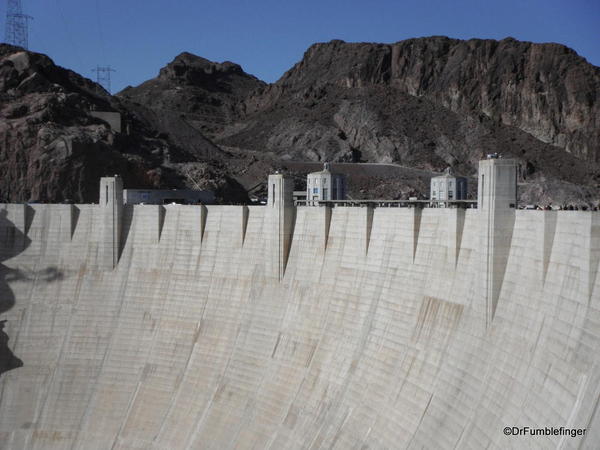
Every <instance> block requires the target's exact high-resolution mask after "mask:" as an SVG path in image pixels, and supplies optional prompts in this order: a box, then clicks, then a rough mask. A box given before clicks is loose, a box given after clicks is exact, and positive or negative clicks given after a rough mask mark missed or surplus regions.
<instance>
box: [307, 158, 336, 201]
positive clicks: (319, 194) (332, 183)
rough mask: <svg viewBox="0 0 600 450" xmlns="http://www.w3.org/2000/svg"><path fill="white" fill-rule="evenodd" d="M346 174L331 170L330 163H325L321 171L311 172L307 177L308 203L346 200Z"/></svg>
mask: <svg viewBox="0 0 600 450" xmlns="http://www.w3.org/2000/svg"><path fill="white" fill-rule="evenodd" d="M345 199H346V176H345V175H344V174H341V173H335V172H332V171H331V168H330V164H329V163H325V164H323V170H321V171H320V172H312V173H309V174H308V176H307V177H306V200H307V202H308V203H307V204H309V205H312V206H315V205H318V204H319V202H320V201H330V200H345Z"/></svg>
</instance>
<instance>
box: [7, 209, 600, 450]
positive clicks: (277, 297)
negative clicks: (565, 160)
mask: <svg viewBox="0 0 600 450" xmlns="http://www.w3.org/2000/svg"><path fill="white" fill-rule="evenodd" d="M514 215H515V216H514V226H513V228H512V233H510V239H509V251H508V254H507V257H506V264H505V267H503V277H502V280H501V286H500V288H499V292H498V298H497V302H496V305H495V311H494V313H493V315H492V316H491V317H488V315H489V311H488V305H487V304H486V297H485V295H486V293H485V292H483V291H482V287H481V284H480V283H479V282H478V280H480V279H481V277H482V275H483V273H484V270H483V269H482V267H481V258H482V249H481V236H482V233H483V231H482V230H481V218H480V212H479V211H478V210H466V211H457V210H449V209H424V210H422V211H421V210H416V209H404V208H376V209H374V210H368V209H367V208H333V209H331V208H325V207H320V208H316V207H300V208H297V209H296V211H295V215H294V226H293V235H292V239H291V243H290V248H289V256H288V259H287V262H286V265H285V267H284V269H285V271H284V274H283V278H282V279H281V280H279V276H278V270H279V269H277V270H274V263H273V261H274V258H277V257H278V256H277V255H280V254H281V248H280V246H279V245H274V244H273V242H272V240H273V239H275V238H276V237H278V236H279V235H277V236H274V235H273V233H272V229H273V226H274V225H273V224H274V223H278V222H274V220H275V219H274V217H276V216H273V213H272V212H269V211H268V210H267V207H249V208H247V207H237V206H208V207H201V206H179V205H177V206H164V207H163V206H152V205H147V206H135V207H130V206H125V207H124V209H123V217H122V230H121V235H120V247H121V248H120V255H119V259H118V263H117V264H116V267H115V268H114V269H113V268H109V267H107V266H106V264H104V259H103V250H102V249H103V248H104V247H103V245H104V243H103V242H102V240H103V239H105V238H103V237H102V236H105V235H106V234H105V233H104V234H103V233H102V232H101V231H102V227H103V223H104V219H103V213H102V209H101V206H97V205H31V206H25V205H0V259H1V261H0V264H1V265H0V275H1V278H0V294H1V295H2V298H1V299H0V320H6V323H5V327H4V331H2V333H5V334H6V338H5V341H6V339H8V342H7V346H8V347H9V348H10V351H11V352H12V353H13V354H14V357H16V358H18V359H19V360H20V361H22V366H21V367H17V368H13V369H12V370H8V371H5V372H4V373H1V374H0V449H17V448H28V449H44V450H45V449H67V448H69V449H71V448H81V449H106V448H127V449H140V448H154V449H165V448H169V449H171V448H173V449H177V448H203V449H227V448H257V449H260V448H271V449H319V448H335V449H348V448H356V449H366V448H394V449H396V448H415V449H417V448H419V449H420V448H448V449H451V448H469V449H480V448H495V449H506V448H524V447H525V448H598V447H600V414H599V413H598V412H597V410H598V398H599V396H600V369H599V367H600V277H598V260H599V258H600V216H599V214H598V213H593V212H578V211H564V212H563V211H561V212H552V211H515V212H514ZM277 226H279V225H277ZM275 252H276V253H275ZM274 255H275V256H274ZM278 267H280V266H279V265H278ZM488 319H489V321H488ZM5 345H6V343H5ZM505 426H529V427H546V426H555V427H560V426H564V427H581V428H587V433H586V435H585V436H584V437H578V438H570V437H561V436H536V437H507V436H505V435H504V434H503V431H502V430H503V428H504V427H505Z"/></svg>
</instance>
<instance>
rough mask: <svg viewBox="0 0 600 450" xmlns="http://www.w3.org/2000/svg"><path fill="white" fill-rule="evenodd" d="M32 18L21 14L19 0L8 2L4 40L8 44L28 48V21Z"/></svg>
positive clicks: (21, 9)
mask: <svg viewBox="0 0 600 450" xmlns="http://www.w3.org/2000/svg"><path fill="white" fill-rule="evenodd" d="M32 19H33V17H31V16H28V15H27V14H23V6H22V5H21V0H8V1H7V8H6V30H5V36H4V40H5V41H6V43H8V44H12V45H16V46H18V47H23V48H24V49H28V48H29V21H30V20H32Z"/></svg>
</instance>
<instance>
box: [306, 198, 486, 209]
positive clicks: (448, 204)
mask: <svg viewBox="0 0 600 450" xmlns="http://www.w3.org/2000/svg"><path fill="white" fill-rule="evenodd" d="M294 204H295V206H334V207H335V206H352V207H356V206H359V207H360V206H370V207H384V208H463V209H466V208H476V207H477V200H446V201H431V200H384V199H376V200H296V201H295V202H294Z"/></svg>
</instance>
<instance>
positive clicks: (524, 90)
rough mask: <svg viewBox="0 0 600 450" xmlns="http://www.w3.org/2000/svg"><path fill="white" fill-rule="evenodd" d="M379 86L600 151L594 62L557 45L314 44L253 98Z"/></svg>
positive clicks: (587, 153)
mask: <svg viewBox="0 0 600 450" xmlns="http://www.w3.org/2000/svg"><path fill="white" fill-rule="evenodd" d="M332 84H333V85H335V86H340V87H343V88H347V89H353V88H363V87H367V86H375V85H376V86H385V87H388V88H390V89H392V88H393V89H396V90H398V91H400V92H403V93H406V94H409V95H411V96H414V97H424V98H427V99H429V100H431V101H432V102H433V103H435V104H437V105H439V106H443V107H445V108H447V109H449V110H451V111H453V112H457V113H460V114H476V115H477V114H484V115H485V116H487V117H489V118H491V119H492V120H494V121H496V122H499V123H502V124H505V125H510V126H515V127H517V128H519V129H520V130H523V131H525V132H527V133H529V134H531V135H532V136H534V137H535V138H537V139H538V140H540V141H542V142H544V143H548V144H552V145H555V146H557V147H560V148H563V149H565V150H566V151H567V152H569V153H572V154H574V155H576V156H578V157H581V158H584V159H587V160H590V161H596V162H597V161H598V160H599V154H600V68H598V67H595V66H593V65H591V64H589V63H588V62H587V61H586V60H585V59H584V58H582V57H580V56H579V55H577V53H575V52H574V51H573V50H571V49H569V48H567V47H565V46H563V45H559V44H534V43H531V42H519V41H517V40H515V39H512V38H507V39H504V40H502V41H495V40H480V39H471V40H468V41H462V40H457V39H449V38H446V37H430V38H419V39H409V40H406V41H402V42H398V43H395V44H389V45H388V44H351V43H345V42H343V41H339V40H336V41H331V42H329V43H322V44H315V45H313V46H311V47H310V48H309V49H308V50H307V51H306V53H305V54H304V57H303V59H302V60H301V61H300V62H299V63H298V64H296V65H295V66H294V67H293V68H292V69H290V70H289V71H288V72H287V73H285V74H284V76H283V77H282V78H281V79H280V80H279V81H278V82H277V83H275V84H274V85H272V86H268V87H267V88H266V89H265V92H263V93H261V95H260V96H258V97H257V98H255V99H254V101H253V102H252V103H253V104H254V105H255V109H257V110H258V109H261V108H264V107H265V106H268V105H272V104H274V102H276V101H277V100H278V99H279V98H281V97H284V96H289V95H290V92H296V93H299V92H304V93H306V92H310V91H315V90H317V91H318V90H319V88H320V87H322V86H327V85H332Z"/></svg>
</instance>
